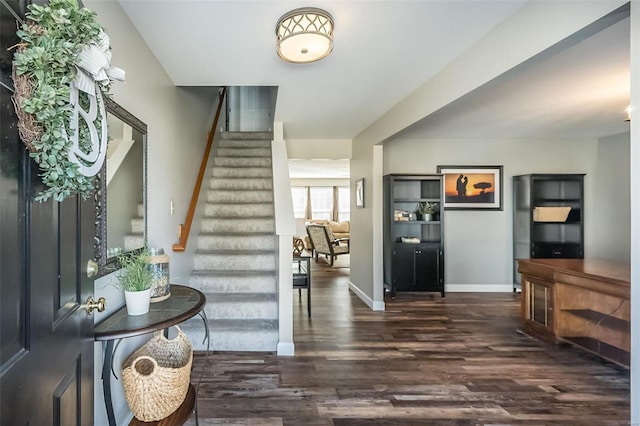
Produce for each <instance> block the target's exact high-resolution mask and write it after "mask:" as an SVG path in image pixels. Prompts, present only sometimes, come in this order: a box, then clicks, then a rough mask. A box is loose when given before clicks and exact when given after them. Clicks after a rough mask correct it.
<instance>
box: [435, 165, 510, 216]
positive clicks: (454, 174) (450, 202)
mask: <svg viewBox="0 0 640 426" xmlns="http://www.w3.org/2000/svg"><path fill="white" fill-rule="evenodd" d="M502 171H503V169H502V166H438V173H440V174H442V199H443V207H444V209H445V210H502V209H503V207H502V199H503V192H502V186H503V185H502V181H503V176H502Z"/></svg>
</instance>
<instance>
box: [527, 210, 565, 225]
mask: <svg viewBox="0 0 640 426" xmlns="http://www.w3.org/2000/svg"><path fill="white" fill-rule="evenodd" d="M570 211H571V207H534V208H533V221H534V222H566V221H567V217H569V212H570Z"/></svg>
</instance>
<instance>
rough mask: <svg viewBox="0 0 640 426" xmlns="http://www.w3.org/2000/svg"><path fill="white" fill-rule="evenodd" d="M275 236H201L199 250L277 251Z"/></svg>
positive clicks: (199, 237)
mask: <svg viewBox="0 0 640 426" xmlns="http://www.w3.org/2000/svg"><path fill="white" fill-rule="evenodd" d="M275 245H276V244H275V237H274V236H273V235H252V234H248V235H246V236H245V235H199V236H198V249H199V250H275Z"/></svg>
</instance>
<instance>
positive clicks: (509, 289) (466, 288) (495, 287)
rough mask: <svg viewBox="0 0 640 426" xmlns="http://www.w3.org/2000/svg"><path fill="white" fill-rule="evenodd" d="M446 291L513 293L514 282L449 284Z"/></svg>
mask: <svg viewBox="0 0 640 426" xmlns="http://www.w3.org/2000/svg"><path fill="white" fill-rule="evenodd" d="M445 292H446V293H513V284H447V285H446V286H445Z"/></svg>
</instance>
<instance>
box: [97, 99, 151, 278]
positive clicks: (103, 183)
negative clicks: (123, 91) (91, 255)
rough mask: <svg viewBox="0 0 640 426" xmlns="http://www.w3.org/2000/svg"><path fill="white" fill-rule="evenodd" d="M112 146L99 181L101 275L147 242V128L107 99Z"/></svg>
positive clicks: (111, 270) (98, 209)
mask: <svg viewBox="0 0 640 426" xmlns="http://www.w3.org/2000/svg"><path fill="white" fill-rule="evenodd" d="M104 101H105V107H106V110H107V126H108V132H109V133H108V134H109V144H108V148H107V159H106V161H105V162H104V165H103V166H102V169H101V170H100V173H99V174H98V176H97V179H96V187H97V191H96V195H95V197H96V200H95V201H96V239H95V249H96V258H97V263H98V267H99V269H98V276H104V275H106V274H108V273H111V272H113V271H115V270H116V269H117V265H118V263H117V261H116V257H117V255H118V254H119V253H123V252H129V251H133V250H137V249H140V248H142V247H143V246H144V244H145V241H146V239H147V220H146V217H147V125H146V124H145V123H143V122H142V121H140V120H139V119H138V118H136V117H135V116H133V115H132V114H131V113H130V112H128V111H127V110H125V109H124V108H122V107H121V106H120V105H118V104H117V103H116V102H114V101H113V100H111V99H108V98H105V99H104Z"/></svg>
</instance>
